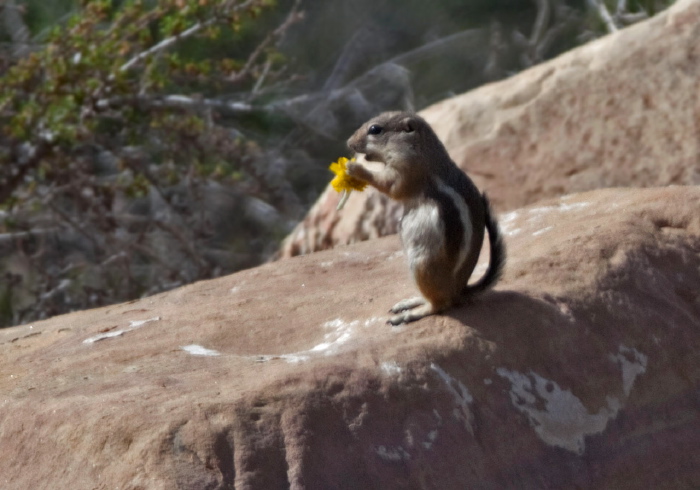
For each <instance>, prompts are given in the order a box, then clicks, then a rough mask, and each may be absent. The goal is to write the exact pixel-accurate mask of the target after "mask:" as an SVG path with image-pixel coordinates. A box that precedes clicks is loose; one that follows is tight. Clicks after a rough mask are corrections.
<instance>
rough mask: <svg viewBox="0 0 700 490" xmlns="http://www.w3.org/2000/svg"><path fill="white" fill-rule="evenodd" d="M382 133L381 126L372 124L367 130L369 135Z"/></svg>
mask: <svg viewBox="0 0 700 490" xmlns="http://www.w3.org/2000/svg"><path fill="white" fill-rule="evenodd" d="M381 132H382V127H381V126H380V125H379V124H372V125H371V126H370V127H369V129H368V130H367V134H379V133H381Z"/></svg>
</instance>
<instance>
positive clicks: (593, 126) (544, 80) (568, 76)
mask: <svg viewBox="0 0 700 490" xmlns="http://www.w3.org/2000/svg"><path fill="white" fill-rule="evenodd" d="M699 57H700V2H698V1H697V0H681V1H679V2H677V3H676V4H675V5H674V6H673V7H671V8H670V9H669V10H667V11H665V12H662V13H661V14H659V15H657V16H656V17H654V18H652V19H650V20H648V21H646V22H643V23H640V24H637V25H634V26H632V27H629V28H627V29H623V30H621V31H619V32H617V33H615V34H613V35H610V36H607V37H604V38H602V39H599V40H596V41H594V42H591V43H590V44H587V45H585V46H583V47H581V48H578V49H575V50H573V51H571V52H568V53H566V54H564V55H562V56H560V57H558V58H556V59H554V60H552V61H549V62H547V63H543V64H541V65H538V66H536V67H534V68H532V69H530V70H527V71H524V72H522V73H520V74H518V75H516V76H514V77H512V78H510V79H508V80H504V81H501V82H498V83H493V84H490V85H486V86H483V87H481V88H478V89H476V90H473V91H470V92H468V93H466V94H464V95H461V96H458V97H454V98H451V99H448V100H445V101H443V102H440V103H438V104H436V105H434V106H431V107H429V108H427V109H425V110H424V111H422V113H421V114H422V115H423V116H424V117H425V118H426V119H427V120H428V122H430V123H431V124H432V125H433V127H434V129H435V131H436V132H437V134H438V136H439V137H440V138H441V139H442V140H443V142H444V143H445V146H446V147H447V149H448V151H449V152H450V155H451V156H452V158H453V159H454V160H455V162H456V163H457V164H458V165H459V166H460V167H461V168H462V169H464V170H465V171H466V172H467V173H469V175H470V176H471V177H472V178H473V179H474V181H475V182H476V184H477V185H478V186H479V187H480V188H482V189H484V190H486V191H487V192H488V193H489V196H490V197H491V199H492V201H493V202H494V204H495V207H496V209H498V210H500V211H505V210H510V209H516V208H519V207H521V206H524V205H527V204H532V203H534V202H536V201H539V200H541V199H545V198H549V197H556V196H560V195H564V194H569V193H572V192H580V191H585V190H591V189H597V188H604V187H614V186H625V187H627V186H635V187H637V186H642V187H649V186H662V185H669V184H691V185H694V184H700V170H699V169H700V139H699V138H698V133H697V131H698V129H697V128H698V124H700V90H698V87H699V85H698V80H700V63H698V59H699ZM348 136H349V135H348ZM329 179H330V176H329ZM329 201H334V202H337V195H335V193H333V192H332V191H329V190H326V192H324V194H323V195H322V196H321V198H320V199H319V201H318V202H317V203H316V205H314V207H313V208H312V209H311V210H310V211H309V213H308V215H307V217H306V219H304V220H303V221H302V222H301V223H300V224H299V225H298V226H297V227H296V229H295V230H294V231H293V232H292V233H291V234H290V235H289V237H287V239H286V240H285V243H284V244H283V246H282V249H281V252H280V254H281V256H283V257H289V256H293V255H298V254H301V253H307V252H309V251H315V250H322V249H326V248H329V247H332V246H334V245H336V244H341V243H342V244H345V243H353V242H358V241H361V240H366V239H368V238H372V237H375V236H382V235H384V234H387V233H394V232H395V231H396V225H397V220H396V219H395V216H397V215H398V211H397V209H396V208H397V206H396V204H395V203H391V204H388V200H386V199H385V198H383V197H382V199H378V198H377V197H376V196H375V195H374V194H373V193H371V194H368V193H365V194H356V195H353V196H352V197H351V198H350V200H349V202H348V204H347V206H346V208H345V209H344V210H343V211H342V212H340V213H337V212H336V211H335V207H334V206H332V205H329ZM384 208H385V209H384ZM360 223H362V224H360Z"/></svg>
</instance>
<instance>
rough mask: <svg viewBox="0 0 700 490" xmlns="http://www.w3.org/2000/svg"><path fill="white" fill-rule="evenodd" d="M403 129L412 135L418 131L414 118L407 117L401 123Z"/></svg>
mask: <svg viewBox="0 0 700 490" xmlns="http://www.w3.org/2000/svg"><path fill="white" fill-rule="evenodd" d="M401 129H402V130H403V131H404V132H405V133H412V132H413V131H415V130H416V122H415V121H414V120H413V118H412V117H406V118H404V120H403V121H401Z"/></svg>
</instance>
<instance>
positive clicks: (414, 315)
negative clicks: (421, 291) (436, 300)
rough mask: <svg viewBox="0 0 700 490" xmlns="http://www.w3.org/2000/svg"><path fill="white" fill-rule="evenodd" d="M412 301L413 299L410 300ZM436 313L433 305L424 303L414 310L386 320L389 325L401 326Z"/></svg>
mask: <svg viewBox="0 0 700 490" xmlns="http://www.w3.org/2000/svg"><path fill="white" fill-rule="evenodd" d="M412 299H413V298H412ZM435 313H437V311H436V310H435V308H434V307H433V305H431V304H430V303H424V304H422V305H421V306H418V307H414V309H412V310H409V311H404V312H402V313H399V314H398V315H394V316H392V317H390V318H389V320H387V323H389V324H391V325H394V326H396V325H401V324H402V323H411V322H415V321H416V320H420V319H421V318H425V317H426V316H430V315H433V314H435Z"/></svg>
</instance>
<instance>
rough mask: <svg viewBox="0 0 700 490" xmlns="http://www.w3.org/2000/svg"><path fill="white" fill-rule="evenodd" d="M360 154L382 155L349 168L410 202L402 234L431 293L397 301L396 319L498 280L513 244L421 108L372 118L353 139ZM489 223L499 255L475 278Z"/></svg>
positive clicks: (416, 273)
mask: <svg viewBox="0 0 700 490" xmlns="http://www.w3.org/2000/svg"><path fill="white" fill-rule="evenodd" d="M348 146H349V147H350V149H351V150H353V151H354V152H355V153H357V154H364V156H365V159H366V160H367V161H370V162H382V163H384V166H383V167H382V168H381V170H376V171H375V170H370V169H369V168H367V167H365V166H363V165H362V164H361V163H358V162H350V163H348V165H347V173H348V175H350V176H351V177H355V178H357V179H360V180H362V181H364V182H367V183H368V184H369V185H371V186H373V187H376V188H377V189H378V190H379V191H381V192H383V193H384V194H387V195H388V196H389V197H391V198H393V199H396V200H398V201H400V202H402V203H403V205H404V215H403V218H402V220H401V225H400V236H401V241H402V243H403V248H404V252H405V254H406V257H407V259H408V263H409V266H410V269H411V272H412V274H413V278H414V280H415V282H416V285H417V286H418V289H419V290H420V292H421V294H422V295H423V297H416V298H410V299H407V300H404V301H401V302H399V303H397V304H396V305H395V306H394V307H393V308H392V309H391V312H392V313H396V315H394V316H392V317H391V318H390V319H389V323H391V324H393V325H398V324H400V323H408V322H412V321H415V320H418V319H420V318H423V317H425V316H427V315H432V314H434V313H439V312H441V311H444V310H445V309H447V308H450V307H452V306H455V305H458V304H460V303H462V302H464V301H466V300H467V299H468V298H469V297H470V296H472V295H474V294H475V293H478V292H481V291H484V290H485V289H487V288H489V287H491V286H492V285H493V284H495V282H496V281H497V280H498V279H499V278H500V276H501V272H502V269H503V266H504V264H505V257H506V253H505V246H504V244H503V240H502V237H501V233H500V231H499V228H498V224H497V222H496V219H495V218H494V216H493V214H492V212H491V207H490V205H489V201H488V199H487V198H486V195H485V194H482V193H481V192H479V190H478V189H477V188H476V186H475V185H474V183H473V182H472V181H471V179H470V178H469V177H467V175H466V174H465V173H464V172H462V171H461V170H460V169H459V168H458V167H457V165H455V163H454V162H453V161H452V159H451V158H450V156H449V155H448V154H447V150H446V149H445V147H444V146H443V144H442V143H441V142H440V140H439V139H438V137H437V136H436V135H435V133H434V132H433V130H432V128H431V127H430V125H428V123H427V122H425V120H424V119H423V118H421V117H420V116H418V115H416V114H413V113H408V112H386V113H383V114H380V115H379V116H377V117H375V118H374V119H371V120H369V121H368V122H366V123H365V124H364V125H362V127H360V129H358V130H357V131H356V132H355V134H353V135H352V137H351V138H350V139H349V140H348ZM484 229H486V230H488V233H489V242H490V251H491V258H490V262H489V266H488V269H487V270H486V273H485V274H484V276H483V277H482V278H481V279H480V280H479V281H478V282H476V283H475V284H473V285H470V286H468V285H467V281H468V280H469V277H470V276H471V274H472V272H473V271H474V267H476V262H477V260H478V259H479V252H480V251H481V245H482V243H483V241H484Z"/></svg>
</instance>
